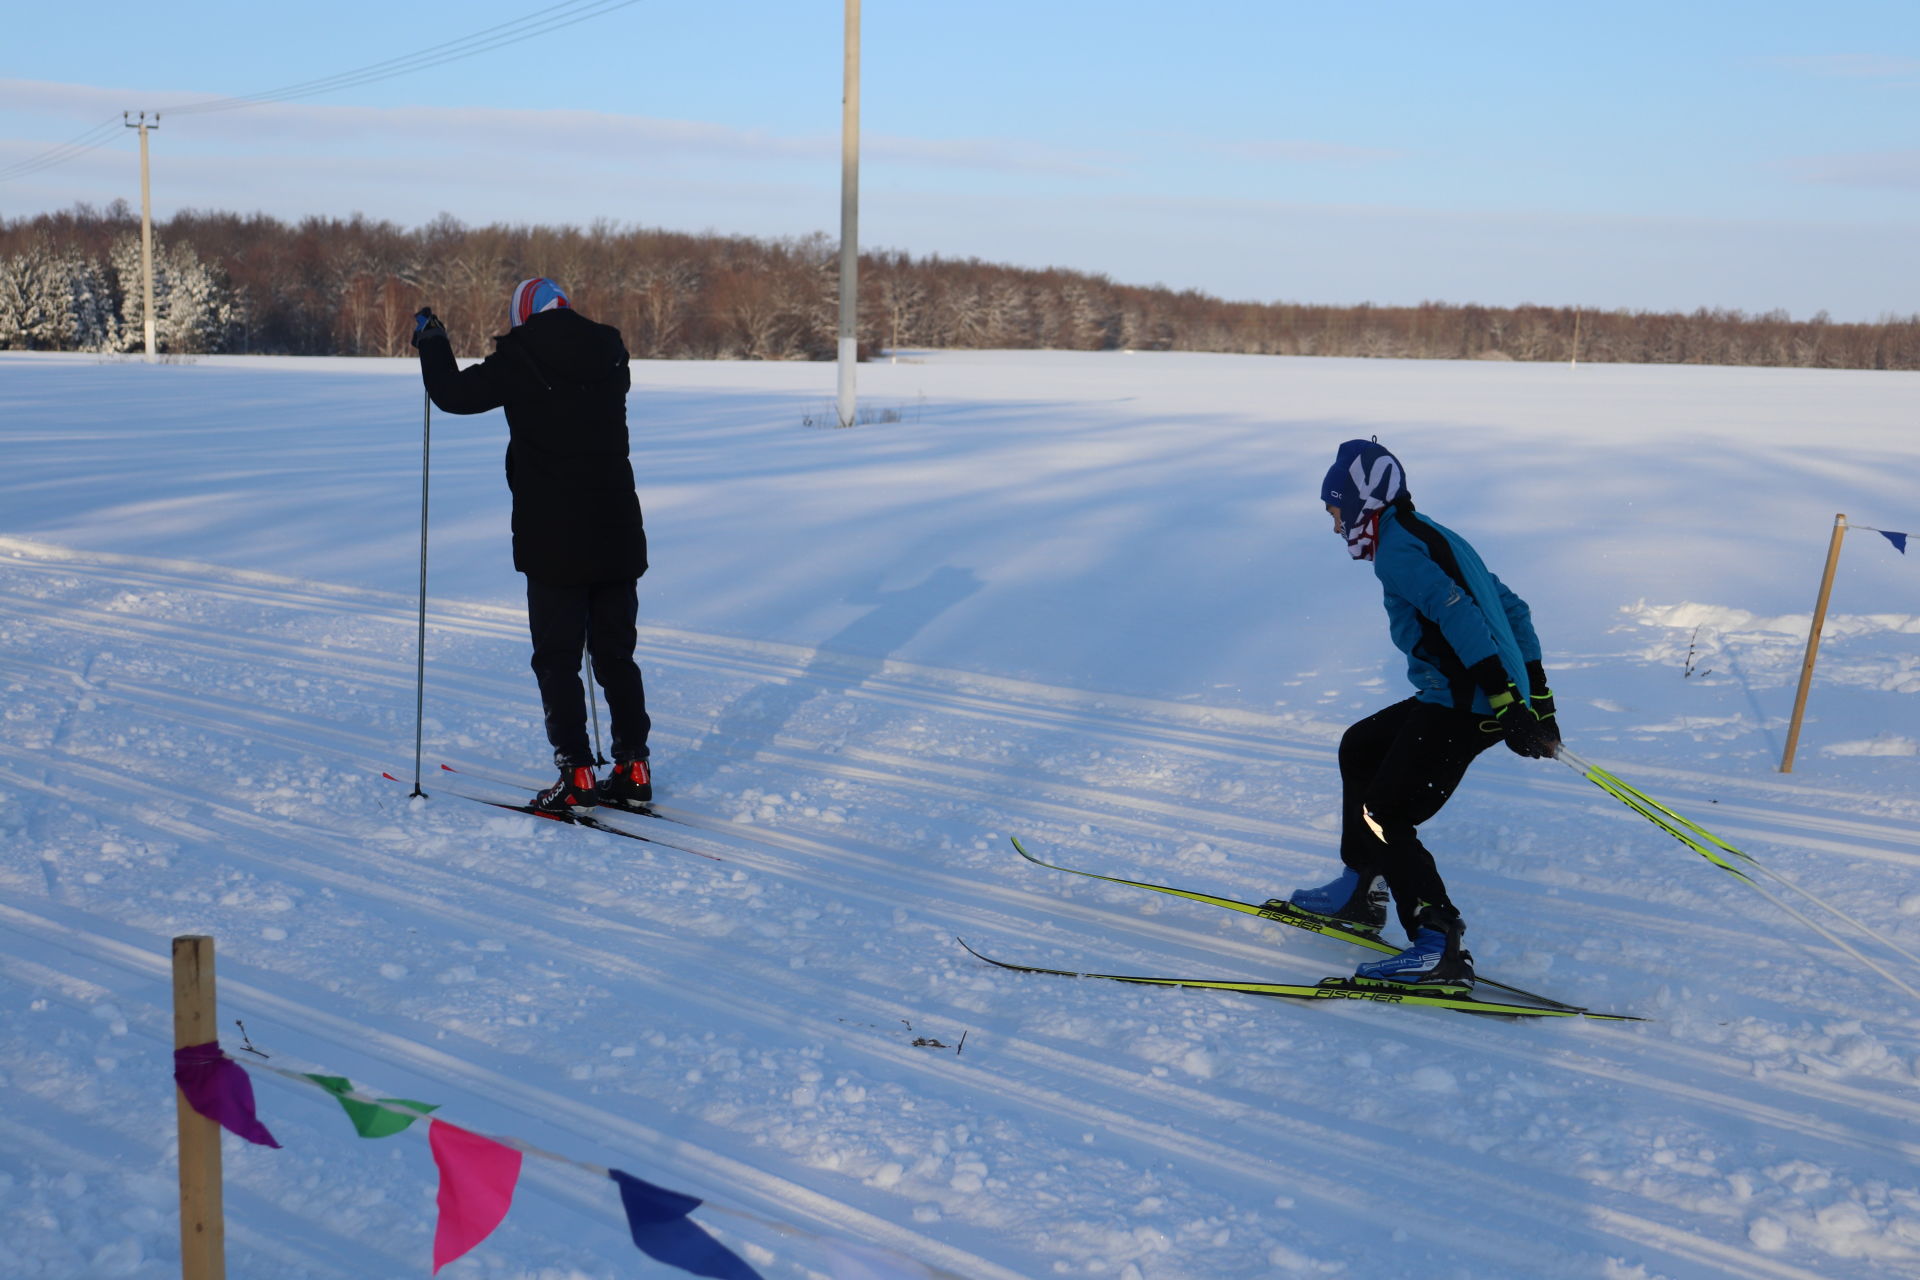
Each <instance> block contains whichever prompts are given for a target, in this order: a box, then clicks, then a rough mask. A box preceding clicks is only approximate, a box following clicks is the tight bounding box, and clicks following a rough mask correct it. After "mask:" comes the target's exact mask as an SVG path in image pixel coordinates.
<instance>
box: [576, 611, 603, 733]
mask: <svg viewBox="0 0 1920 1280" xmlns="http://www.w3.org/2000/svg"><path fill="white" fill-rule="evenodd" d="M588 625H589V626H591V625H592V623H591V621H589V623H588ZM591 652H592V650H591V649H582V650H581V651H580V665H581V666H582V667H584V668H586V677H587V678H586V680H585V681H583V683H584V684H585V685H586V686H587V712H588V714H589V715H591V716H592V717H593V763H594V765H595V766H596V767H599V766H603V765H605V764H606V763H607V757H606V755H605V753H603V752H602V751H601V750H600V700H599V699H598V698H596V697H594V696H593V689H594V678H593V661H592V659H591V657H590V656H589V655H590V654H591Z"/></svg>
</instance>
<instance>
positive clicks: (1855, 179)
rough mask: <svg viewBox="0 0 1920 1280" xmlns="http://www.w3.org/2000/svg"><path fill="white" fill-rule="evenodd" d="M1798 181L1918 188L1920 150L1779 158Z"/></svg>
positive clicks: (1901, 189) (1906, 188) (1895, 188)
mask: <svg viewBox="0 0 1920 1280" xmlns="http://www.w3.org/2000/svg"><path fill="white" fill-rule="evenodd" d="M1781 167H1782V168H1783V169H1785V170H1786V171H1787V172H1788V173H1789V174H1791V175H1792V176H1793V177H1794V178H1796V179H1797V180H1799V181H1800V182H1804V183H1808V184H1810V185H1813V186H1825V187H1864V188H1867V189H1869V190H1875V191H1920V150H1904V151H1857V152H1851V153H1846V154H1837V155H1826V156H1802V157H1798V158H1796V159H1792V160H1786V161H1783V162H1781Z"/></svg>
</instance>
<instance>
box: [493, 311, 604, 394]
mask: <svg viewBox="0 0 1920 1280" xmlns="http://www.w3.org/2000/svg"><path fill="white" fill-rule="evenodd" d="M494 342H495V344H496V345H497V346H498V347H499V348H500V349H501V350H506V351H513V352H515V353H517V354H519V355H521V356H523V357H525V358H526V359H527V360H528V361H529V362H530V363H531V364H532V365H533V369H534V372H535V374H536V375H537V376H538V377H539V379H540V380H541V381H542V382H544V383H547V384H548V385H549V386H553V387H556V388H557V387H558V386H559V385H561V384H568V385H572V386H591V385H593V384H594V383H597V382H601V381H604V380H605V379H607V378H611V377H615V376H617V375H618V374H619V372H620V370H621V369H622V368H624V367H625V366H626V363H627V348H626V345H625V344H624V343H622V342H621V341H620V331H619V330H618V329H615V328H612V327H611V326H609V325H604V324H596V323H594V322H593V321H591V320H589V319H587V318H586V317H585V316H583V315H581V314H580V313H579V312H578V311H573V310H570V309H556V310H553V311H539V312H535V313H534V314H533V315H531V316H529V317H527V320H526V322H525V323H524V324H521V325H519V326H517V327H515V328H514V329H513V330H512V332H510V333H505V334H502V335H501V336H500V337H498V338H495V339H494Z"/></svg>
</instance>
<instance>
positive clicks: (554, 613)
mask: <svg viewBox="0 0 1920 1280" xmlns="http://www.w3.org/2000/svg"><path fill="white" fill-rule="evenodd" d="M637 585H638V584H637V583H636V582H635V581H634V579H632V578H627V579H624V580H622V581H619V582H597V583H595V584H593V585H592V586H588V587H565V586H556V585H555V584H553V583H551V582H542V581H540V580H539V579H537V578H532V577H529V578H528V579H527V626H528V629H529V630H531V631H532V632H533V678H534V679H535V680H537V681H539V683H540V705H541V707H542V708H543V709H544V710H545V712H546V719H547V741H548V742H550V743H552V744H553V762H554V763H555V764H557V765H559V766H560V767H561V768H562V769H571V768H573V767H575V766H576V765H591V764H593V763H594V759H593V747H592V745H591V744H589V743H588V741H587V698H586V693H587V691H586V688H585V686H584V685H582V684H581V683H580V653H581V650H582V649H583V648H584V649H585V650H586V651H587V652H588V653H589V654H591V655H592V657H593V678H594V680H595V681H596V682H598V684H599V685H600V688H601V689H602V690H603V691H604V692H605V693H606V695H607V719H608V720H609V721H610V722H611V723H610V732H611V734H612V737H613V744H612V745H613V758H614V760H615V761H623V760H644V759H646V758H647V734H648V733H649V732H651V731H652V729H653V721H652V719H650V718H649V717H648V715H647V691H646V686H645V685H644V684H642V683H641V679H640V667H639V664H637V663H635V662H634V660H633V644H634V638H635V625H634V624H635V621H636V620H637V619H638V618H639V616H640V600H639V593H638V591H637V590H636V587H637Z"/></svg>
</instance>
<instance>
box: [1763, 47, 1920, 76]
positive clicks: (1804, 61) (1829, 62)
mask: <svg viewBox="0 0 1920 1280" xmlns="http://www.w3.org/2000/svg"><path fill="white" fill-rule="evenodd" d="M1770 61H1772V62H1773V63H1774V64H1775V65H1776V66H1782V67H1787V68H1790V69H1792V70H1795V71H1801V72H1805V73H1807V74H1808V75H1815V76H1821V77H1823V78H1826V79H1837V80H1900V79H1920V58H1904V57H1899V56H1896V55H1893V54H1885V53H1825V54H1812V55H1807V56H1803V57H1781V58H1773V59H1770Z"/></svg>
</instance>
